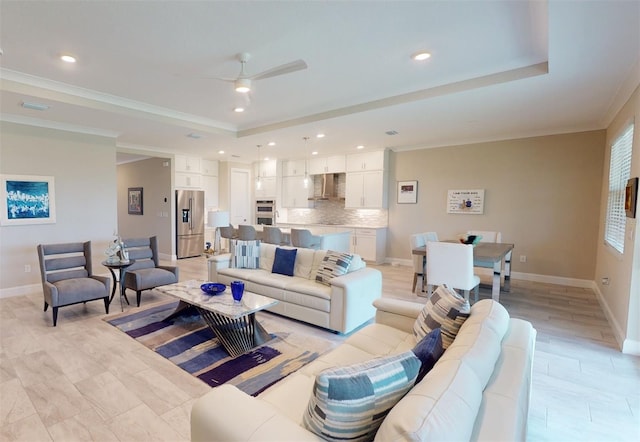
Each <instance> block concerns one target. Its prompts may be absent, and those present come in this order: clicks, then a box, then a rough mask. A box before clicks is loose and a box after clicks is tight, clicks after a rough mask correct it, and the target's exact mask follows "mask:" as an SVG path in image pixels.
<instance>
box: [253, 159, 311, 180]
mask: <svg viewBox="0 0 640 442" xmlns="http://www.w3.org/2000/svg"><path fill="white" fill-rule="evenodd" d="M253 173H254V175H255V176H258V175H260V176H261V177H271V176H273V177H275V176H276V175H277V161H276V160H265V161H261V162H257V161H256V162H255V163H253ZM302 174H303V175H304V170H303V171H302Z"/></svg>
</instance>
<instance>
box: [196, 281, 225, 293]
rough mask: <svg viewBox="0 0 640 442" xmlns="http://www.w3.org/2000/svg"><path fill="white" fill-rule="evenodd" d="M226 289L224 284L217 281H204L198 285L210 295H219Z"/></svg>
mask: <svg viewBox="0 0 640 442" xmlns="http://www.w3.org/2000/svg"><path fill="white" fill-rule="evenodd" d="M226 289H227V286H226V285H224V284H220V283H218V282H206V283H204V284H202V285H201V286H200V290H202V291H203V292H205V293H206V294H207V295H211V296H215V295H220V294H222V293H224V291H225V290H226Z"/></svg>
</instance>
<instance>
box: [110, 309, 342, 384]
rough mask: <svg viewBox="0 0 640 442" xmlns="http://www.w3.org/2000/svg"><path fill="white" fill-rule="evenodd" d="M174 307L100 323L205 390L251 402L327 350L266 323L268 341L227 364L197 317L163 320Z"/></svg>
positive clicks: (324, 343)
mask: <svg viewBox="0 0 640 442" xmlns="http://www.w3.org/2000/svg"><path fill="white" fill-rule="evenodd" d="M177 305H178V302H177V301H175V302H170V303H164V304H161V305H156V306H151V307H149V308H147V309H145V310H136V311H135V312H134V313H124V314H121V315H118V316H117V317H107V318H105V319H104V320H105V321H106V322H108V323H109V324H111V325H113V326H114V327H117V328H118V329H119V330H121V331H123V332H125V333H126V334H128V335H129V336H131V337H132V338H134V339H136V340H137V341H138V342H140V343H142V344H144V345H145V346H146V347H148V348H150V349H151V350H153V351H155V352H156V353H158V354H159V355H161V356H164V357H165V358H167V359H169V360H170V361H171V362H173V363H174V364H176V365H177V366H178V367H180V368H182V369H183V370H185V371H187V372H188V373H191V374H192V375H193V376H196V377H197V378H198V379H200V380H202V381H203V382H205V383H207V384H208V385H210V386H212V387H215V386H217V385H221V384H225V383H229V384H232V385H235V386H236V387H238V388H239V389H240V390H242V391H244V392H245V393H247V394H250V395H252V396H256V395H257V394H259V393H260V392H262V391H263V390H264V389H266V388H267V387H269V386H270V385H273V384H275V383H276V382H278V381H279V380H281V379H282V378H284V377H285V376H287V375H289V374H291V373H293V372H294V371H296V370H298V369H300V368H301V367H303V366H304V365H306V364H308V363H309V362H311V361H313V360H314V359H316V358H317V357H318V356H320V355H321V354H323V353H324V352H326V351H328V350H329V349H331V348H332V346H333V344H332V343H331V342H330V341H328V340H325V339H321V338H310V337H309V336H296V334H295V333H291V332H288V331H286V330H285V331H277V330H276V331H274V327H278V323H277V321H270V322H269V325H268V326H266V325H265V328H267V330H268V331H269V332H270V333H271V335H272V336H273V339H272V340H270V341H269V342H267V343H265V344H263V345H262V346H260V347H257V348H255V349H254V350H251V351H249V352H247V353H245V354H243V355H240V356H238V357H236V358H232V357H231V356H229V354H228V353H227V352H226V350H225V349H224V348H223V347H222V346H221V345H220V344H219V343H218V339H217V338H216V337H215V335H214V333H213V332H212V331H211V330H210V329H209V327H207V326H206V324H205V323H204V321H203V320H202V319H201V318H200V315H198V314H195V315H193V316H189V315H181V316H178V317H177V318H174V319H172V320H169V321H167V320H165V319H164V318H166V317H168V316H169V315H170V314H171V313H173V311H174V310H175V308H176V306H177ZM280 328H282V327H280Z"/></svg>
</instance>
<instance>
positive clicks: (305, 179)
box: [302, 137, 309, 189]
mask: <svg viewBox="0 0 640 442" xmlns="http://www.w3.org/2000/svg"><path fill="white" fill-rule="evenodd" d="M302 139H303V140H304V150H305V156H306V153H307V151H308V150H309V149H308V147H307V141H309V137H302ZM302 183H303V184H304V188H305V189H308V188H309V174H308V173H307V159H306V158H305V160H304V180H303V181H302Z"/></svg>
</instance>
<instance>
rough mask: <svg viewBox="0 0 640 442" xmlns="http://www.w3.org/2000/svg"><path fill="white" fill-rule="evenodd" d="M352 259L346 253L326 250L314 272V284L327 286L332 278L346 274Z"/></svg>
mask: <svg viewBox="0 0 640 442" xmlns="http://www.w3.org/2000/svg"><path fill="white" fill-rule="evenodd" d="M352 259H353V255H350V254H348V253H342V252H335V251H333V250H328V251H327V254H326V255H324V258H323V259H322V262H321V263H320V266H319V267H318V270H317V271H316V282H319V283H321V284H324V285H329V281H330V280H331V279H332V278H335V277H336V276H342V275H344V274H346V273H347V270H349V265H351V260H352Z"/></svg>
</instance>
